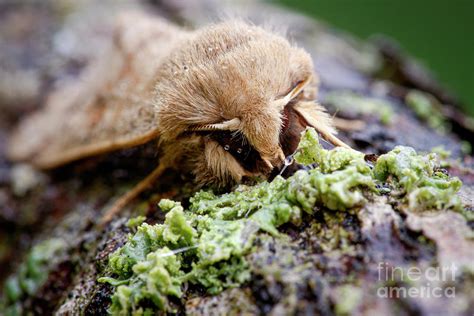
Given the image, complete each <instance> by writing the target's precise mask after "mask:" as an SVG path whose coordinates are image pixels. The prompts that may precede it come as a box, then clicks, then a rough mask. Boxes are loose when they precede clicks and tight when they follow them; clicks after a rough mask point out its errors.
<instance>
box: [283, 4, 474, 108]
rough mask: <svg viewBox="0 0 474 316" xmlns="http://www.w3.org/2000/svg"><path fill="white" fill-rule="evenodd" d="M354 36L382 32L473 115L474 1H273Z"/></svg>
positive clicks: (364, 36)
mask: <svg viewBox="0 0 474 316" xmlns="http://www.w3.org/2000/svg"><path fill="white" fill-rule="evenodd" d="M278 1H279V2H280V3H282V4H283V5H286V6H288V7H291V8H293V9H296V10H300V11H301V12H303V13H304V14H306V15H310V16H314V17H316V18H318V19H321V20H323V21H326V22H327V23H329V24H331V25H334V26H336V27H337V28H340V29H343V30H346V31H349V32H350V33H353V34H355V35H357V36H358V37H360V38H368V37H369V36H371V35H374V34H386V35H388V36H390V37H392V38H394V39H396V40H397V41H398V42H399V43H400V45H401V46H402V47H403V48H404V50H405V51H407V52H408V53H409V54H411V55H412V56H414V57H416V58H417V59H418V60H419V61H421V62H422V63H423V64H424V65H425V66H426V67H427V68H428V69H430V70H431V71H432V72H433V73H434V74H435V75H436V77H437V78H438V80H439V81H440V82H441V83H442V84H443V86H445V87H447V88H448V90H449V91H452V92H453V93H454V95H456V96H458V97H459V99H460V100H461V101H462V103H463V106H464V107H465V108H466V110H467V111H468V112H469V113H470V114H471V115H474V0H444V1H443V0H312V1H311V0H299V1H295V0H278Z"/></svg>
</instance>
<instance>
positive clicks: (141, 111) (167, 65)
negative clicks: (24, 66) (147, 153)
mask: <svg viewBox="0 0 474 316" xmlns="http://www.w3.org/2000/svg"><path fill="white" fill-rule="evenodd" d="M317 84H318V77H317V75H316V74H315V72H314V69H313V64H312V60H311V57H310V56H309V54H308V53H306V52H305V51H304V50H303V49H301V48H298V47H295V46H292V45H291V44H290V43H289V42H288V41H287V40H286V39H285V38H283V37H281V36H279V35H276V34H273V33H271V32H268V31H266V30H264V29H262V28H260V27H258V26H254V25H250V24H247V23H245V22H242V21H230V22H224V23H219V24H215V25H211V26H208V27H205V28H202V29H199V30H196V31H185V30H182V29H180V28H178V27H176V26H173V25H170V24H169V23H167V22H165V21H163V20H160V19H158V18H156V17H151V16H148V15H145V14H142V13H136V12H129V13H126V14H122V15H120V16H119V17H118V18H117V22H116V25H115V28H114V33H113V39H112V40H111V45H110V49H109V50H108V51H107V52H106V53H105V54H103V55H102V56H101V57H99V58H97V60H95V61H94V62H92V63H91V64H90V65H89V67H88V68H87V69H86V70H85V71H84V73H83V75H82V77H81V80H77V81H76V82H73V83H70V84H68V85H66V86H63V87H60V88H59V89H57V90H56V91H55V92H53V93H52V94H51V95H50V96H49V98H48V100H47V102H46V105H45V107H44V108H43V109H42V110H40V111H38V112H37V113H34V114H33V115H31V116H30V117H28V118H26V119H25V120H24V121H23V122H22V123H21V124H20V125H19V127H18V129H17V130H16V132H15V133H14V134H13V136H12V138H11V140H10V143H9V147H8V154H9V157H10V158H11V159H12V160H14V161H26V162H29V163H31V164H32V165H34V166H36V167H38V168H43V169H49V168H54V167H57V166H60V165H63V164H66V163H68V162H71V161H74V160H78V159H80V158H85V157H88V156H92V155H97V154H101V153H106V152H111V151H114V150H118V149H122V148H127V147H133V146H137V145H139V144H143V143H146V142H149V141H153V140H157V141H158V148H159V150H160V153H161V155H160V162H159V165H158V166H157V168H156V169H155V170H154V171H153V172H152V173H151V174H150V175H149V176H147V178H145V179H144V180H143V181H141V182H140V183H139V184H137V186H136V187H135V188H134V189H133V190H131V191H130V192H128V193H127V194H126V195H125V196H123V197H121V198H120V199H119V200H118V201H116V202H115V204H114V205H113V206H112V207H111V208H110V209H109V211H108V212H107V213H106V215H105V216H104V218H103V222H107V221H108V220H110V219H111V218H112V216H113V215H114V214H116V213H117V212H118V211H119V210H120V209H121V208H123V207H124V206H125V205H126V204H127V203H128V202H129V201H130V200H132V199H133V198H135V197H136V196H137V195H138V194H139V193H140V192H142V191H143V190H145V189H146V188H147V187H149V186H150V184H152V183H153V181H154V180H155V179H156V178H158V177H159V176H160V175H161V174H162V172H163V171H164V170H166V169H167V168H176V169H179V170H186V171H190V172H191V173H193V174H194V176H195V179H196V182H197V183H198V184H200V185H210V184H212V185H217V186H225V185H228V184H232V183H238V182H241V181H242V179H243V178H245V177H254V176H261V177H264V178H268V177H269V176H270V174H271V172H272V171H273V170H275V169H279V168H281V167H282V166H283V165H284V160H285V156H288V155H290V154H292V153H293V152H294V151H295V149H296V147H297V144H298V142H299V137H300V134H301V132H302V131H303V130H304V129H305V128H306V126H312V127H314V128H315V129H316V130H317V131H318V132H319V133H320V134H321V135H322V136H323V138H326V139H327V140H328V141H330V142H331V143H333V144H334V145H337V146H347V145H345V144H344V143H343V142H341V141H340V140H339V139H338V138H336V137H335V136H334V134H335V129H334V127H333V125H332V122H331V118H330V117H329V116H328V115H327V113H326V112H325V110H324V108H323V107H322V106H320V105H318V104H317V103H316V102H314V99H315V98H316V94H317Z"/></svg>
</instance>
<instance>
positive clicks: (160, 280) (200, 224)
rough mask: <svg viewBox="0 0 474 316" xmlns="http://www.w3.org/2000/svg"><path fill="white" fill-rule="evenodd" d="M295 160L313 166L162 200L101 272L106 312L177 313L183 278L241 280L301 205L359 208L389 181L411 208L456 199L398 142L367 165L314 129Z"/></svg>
mask: <svg viewBox="0 0 474 316" xmlns="http://www.w3.org/2000/svg"><path fill="white" fill-rule="evenodd" d="M295 159H296V161H298V162H299V163H303V164H310V165H312V166H314V168H313V169H310V170H300V171H298V172H296V173H295V174H294V175H293V176H291V177H289V178H288V179H283V178H282V177H279V176H278V177H276V178H275V179H274V180H273V181H272V182H270V183H269V182H261V183H259V184H257V185H254V186H244V185H241V186H239V187H238V188H237V189H236V190H234V191H233V192H231V193H227V194H222V195H215V194H214V193H212V192H208V191H201V192H198V193H196V194H195V195H194V196H193V197H191V198H190V201H189V202H190V205H189V207H188V210H184V209H183V207H182V206H181V204H180V203H178V202H174V201H171V200H162V201H161V202H160V204H159V206H160V208H161V209H162V210H163V211H164V212H166V217H165V221H164V223H163V224H156V225H149V224H147V223H143V224H141V225H140V226H138V227H137V231H136V233H135V234H133V235H130V237H129V240H128V242H127V243H126V244H125V245H124V246H123V247H122V248H120V249H118V250H117V251H116V252H115V253H113V254H112V255H111V256H110V259H109V268H108V274H109V276H108V277H103V278H101V279H100V281H102V282H108V283H110V284H112V285H114V286H115V287H116V288H115V292H114V295H113V298H112V305H111V308H110V312H111V313H112V314H118V315H119V314H130V313H131V314H142V313H144V312H145V310H143V308H142V306H150V305H152V306H154V307H156V308H157V309H160V310H167V311H173V304H172V303H171V300H170V299H171V298H172V297H175V298H179V297H180V296H181V295H182V293H181V289H182V288H183V286H184V284H185V283H191V284H198V285H200V286H201V287H203V288H205V289H206V290H207V292H208V293H209V294H217V293H220V292H221V291H223V290H224V289H226V288H231V287H237V286H240V285H241V284H243V283H245V282H247V281H248V280H250V278H251V275H252V270H251V267H250V265H249V264H248V261H247V257H248V256H249V255H251V254H252V253H253V251H254V249H255V245H256V241H257V239H258V240H261V238H263V237H264V236H273V238H284V236H282V235H281V233H280V232H279V230H278V228H279V227H280V226H281V225H283V224H285V223H293V224H294V225H299V224H301V222H302V218H303V216H304V214H305V213H307V214H313V213H314V212H318V211H321V210H325V209H326V210H332V211H344V210H350V211H351V212H355V210H354V208H357V207H358V206H361V205H363V204H364V203H365V202H366V200H367V198H369V196H370V194H372V193H371V192H374V191H375V192H376V187H377V186H378V185H380V184H387V183H388V184H389V185H391V186H393V188H394V190H392V191H396V190H398V193H397V194H403V196H404V197H405V198H406V201H407V203H408V205H409V207H410V208H416V209H418V208H423V209H425V208H435V209H445V208H455V207H457V205H460V204H458V203H459V201H458V200H456V197H455V196H454V195H455V192H456V191H457V190H458V189H459V186H460V181H459V180H458V179H456V178H453V179H450V178H449V177H447V176H445V175H444V174H441V173H439V172H436V171H435V170H436V163H435V161H434V155H427V156H422V155H417V154H416V153H415V151H414V150H413V149H411V148H407V147H397V148H395V149H394V150H393V151H391V152H389V153H388V154H386V155H382V156H381V157H380V158H379V160H378V161H377V162H376V163H375V166H374V168H373V169H372V168H371V166H370V165H369V164H367V163H366V162H365V161H364V155H363V154H361V153H359V152H357V151H354V150H350V149H345V148H335V149H333V150H325V149H323V148H322V147H321V146H320V144H319V142H318V136H317V134H316V132H315V130H314V129H307V130H306V131H305V132H304V134H303V135H302V138H301V142H300V145H299V147H298V150H297V154H296V156H295ZM395 189H396V190H395ZM342 233H343V231H341V234H342ZM328 238H330V237H328Z"/></svg>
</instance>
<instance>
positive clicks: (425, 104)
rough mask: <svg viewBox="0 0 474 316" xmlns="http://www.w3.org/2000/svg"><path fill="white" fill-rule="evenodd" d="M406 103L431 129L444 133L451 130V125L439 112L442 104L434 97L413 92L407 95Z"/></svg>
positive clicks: (416, 91)
mask: <svg viewBox="0 0 474 316" xmlns="http://www.w3.org/2000/svg"><path fill="white" fill-rule="evenodd" d="M405 102H406V104H407V105H408V106H409V107H410V108H412V109H413V111H414V112H415V114H416V115H417V116H418V118H420V119H421V120H423V121H425V122H427V123H428V125H429V126H430V127H431V128H433V129H436V130H438V131H439V132H442V133H443V132H446V131H447V130H449V124H448V123H447V122H446V119H445V118H444V116H443V114H442V113H441V112H440V110H439V108H440V104H439V102H438V101H437V100H436V99H435V98H434V97H433V96H432V95H430V94H428V93H425V92H421V91H418V90H412V91H410V92H408V94H407V95H406V97H405Z"/></svg>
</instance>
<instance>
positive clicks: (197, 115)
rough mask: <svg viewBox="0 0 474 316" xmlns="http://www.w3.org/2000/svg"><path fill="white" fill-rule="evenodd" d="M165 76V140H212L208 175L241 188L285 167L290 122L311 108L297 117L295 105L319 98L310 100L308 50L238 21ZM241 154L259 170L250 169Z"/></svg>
mask: <svg viewBox="0 0 474 316" xmlns="http://www.w3.org/2000/svg"><path fill="white" fill-rule="evenodd" d="M159 76H160V78H159V81H158V84H157V88H156V103H157V105H156V108H157V111H158V118H159V120H160V122H159V126H160V128H161V135H162V137H163V138H164V139H165V140H167V139H168V140H170V141H172V140H173V139H177V138H179V137H180V136H182V135H184V134H186V133H190V132H191V133H197V134H198V135H201V136H202V137H206V146H207V147H206V148H207V149H206V150H208V148H210V147H212V148H214V151H213V152H214V154H213V155H214V157H209V158H208V160H207V162H206V163H207V164H208V165H209V168H213V167H214V168H215V169H216V170H217V171H219V172H218V173H222V174H226V172H228V173H229V174H231V177H232V178H233V179H237V180H238V179H239V177H240V178H241V177H242V176H245V175H254V174H264V175H268V174H269V173H270V172H271V171H272V170H273V169H274V168H279V167H281V166H282V165H283V163H284V159H285V156H286V155H287V154H288V152H285V148H286V149H287V150H286V151H288V148H289V147H288V146H285V145H284V144H282V140H284V139H285V137H284V134H285V128H288V127H289V126H290V124H289V122H288V116H289V115H290V112H291V113H300V112H304V111H305V110H307V109H309V106H308V105H306V108H305V107H299V109H300V110H299V111H298V110H296V109H297V108H298V106H296V104H297V103H301V102H300V101H304V100H309V99H311V98H314V97H315V93H309V92H310V91H312V92H315V91H316V84H317V82H318V79H317V77H316V75H315V74H314V71H313V64H312V60H311V58H310V56H309V54H307V53H306V52H305V51H304V50H303V49H301V48H298V47H296V46H293V45H291V44H290V43H289V42H288V40H286V39H285V38H283V37H281V36H279V35H276V34H273V33H271V32H268V31H266V30H264V29H262V28H260V27H257V26H253V25H249V24H246V23H243V22H239V21H237V22H236V21H234V22H230V23H222V24H217V25H214V26H210V27H208V28H205V29H203V30H201V31H198V32H196V33H192V34H191V35H190V36H189V39H188V40H187V41H185V42H184V43H183V44H182V45H181V47H179V48H178V49H177V50H176V52H175V53H174V54H172V56H170V59H169V60H168V61H167V62H166V63H165V66H164V67H162V69H161V71H160V74H159ZM296 101H298V102H296ZM289 107H291V109H290V108H289ZM293 107H294V109H293ZM295 111H296V112H295ZM313 114H314V113H313ZM299 116H301V115H300V114H299ZM307 116H308V118H309V119H311V116H312V115H311V113H310V114H309V115H307ZM308 118H306V119H305V118H303V119H302V122H303V121H304V122H306V123H308ZM307 125H308V124H307ZM297 137H298V140H299V135H297ZM239 146H240V147H239ZM287 147H288V148H287ZM290 147H292V146H290ZM206 150H204V152H207V151H206ZM239 150H240V151H242V152H245V153H247V155H246V156H245V157H247V158H248V157H249V156H250V157H254V158H255V159H256V160H258V162H257V163H255V164H251V165H249V162H248V161H244V160H243V157H244V156H242V155H240V154H238V151H239ZM236 153H237V154H236ZM216 156H219V157H226V159H227V160H228V161H232V162H233V163H234V162H237V166H239V165H240V167H241V169H239V167H236V165H235V164H234V165H233V166H230V164H229V168H228V170H226V167H225V164H224V166H223V165H222V163H220V164H219V166H218V167H216V166H215V165H216V163H213V162H211V161H214V160H215V157H216ZM220 162H222V159H220ZM212 165H214V166H212ZM217 171H216V172H217Z"/></svg>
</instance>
